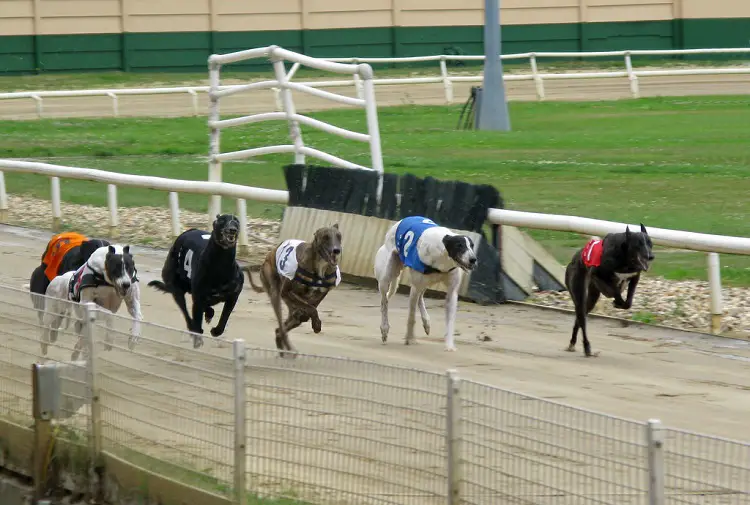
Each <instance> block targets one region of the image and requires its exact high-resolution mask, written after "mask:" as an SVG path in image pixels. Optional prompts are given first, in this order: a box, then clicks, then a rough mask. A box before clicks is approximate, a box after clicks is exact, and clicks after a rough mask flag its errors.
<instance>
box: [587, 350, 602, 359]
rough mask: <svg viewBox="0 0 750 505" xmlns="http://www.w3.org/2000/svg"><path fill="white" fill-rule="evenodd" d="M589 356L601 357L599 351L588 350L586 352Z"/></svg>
mask: <svg viewBox="0 0 750 505" xmlns="http://www.w3.org/2000/svg"><path fill="white" fill-rule="evenodd" d="M584 354H585V356H586V357H587V358H598V357H599V351H596V352H591V351H587V352H585V353H584Z"/></svg>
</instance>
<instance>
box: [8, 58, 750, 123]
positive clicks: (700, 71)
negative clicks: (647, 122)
mask: <svg viewBox="0 0 750 505" xmlns="http://www.w3.org/2000/svg"><path fill="white" fill-rule="evenodd" d="M700 54H706V55H710V54H750V48H747V47H739V48H721V49H669V50H633V51H599V52H557V53H556V52H538V53H536V52H531V53H517V54H504V55H502V59H503V61H506V60H518V59H527V60H529V65H530V70H531V73H529V74H506V75H505V76H503V78H504V79H505V81H534V84H535V89H536V95H537V98H538V99H539V100H544V98H545V88H544V81H548V80H557V79H603V78H627V79H628V80H629V82H630V91H631V96H632V97H633V98H638V97H639V96H640V83H639V78H641V77H656V76H680V75H728V74H750V67H729V68H718V67H708V68H685V69H677V68H676V69H662V70H636V69H634V68H633V61H632V59H633V57H635V56H676V55H700ZM596 57H610V58H615V57H622V58H623V59H624V61H623V63H624V64H623V70H621V71H610V72H555V73H540V72H539V68H538V63H537V60H538V59H540V58H542V59H543V58H596ZM324 59H325V60H327V61H332V62H339V63H343V62H349V63H352V64H355V65H358V64H362V63H418V62H430V61H433V62H437V63H438V64H439V66H440V74H439V75H436V76H434V77H429V76H428V77H394V78H387V79H372V83H373V85H375V86H389V85H401V84H431V83H442V84H443V89H444V92H445V101H446V102H447V103H452V102H453V99H454V98H453V83H454V82H482V74H481V72H477V75H450V73H449V71H448V62H451V61H483V60H484V56H480V55H434V56H411V57H403V58H324ZM299 67H300V63H295V64H294V65H293V66H292V68H291V70H290V72H289V73H288V74H287V79H291V78H292V77H293V76H294V73H295V72H296V71H297V69H298V68H299ZM353 77H354V78H353V79H346V80H335V81H308V82H302V83H297V84H302V85H304V86H307V87H309V88H335V87H342V86H357V91H358V96H359V97H360V98H362V92H363V89H362V80H361V79H360V78H359V77H358V76H356V74H353ZM266 82H267V83H268V82H273V81H266ZM253 84H255V83H253ZM247 86H249V85H240V86H237V85H232V86H219V88H218V89H219V90H225V89H233V88H237V87H239V88H243V89H252V88H248V87H247ZM268 87H269V88H272V89H273V90H274V93H276V94H277V95H279V99H278V106H279V109H281V100H280V94H279V88H278V87H276V86H268ZM256 89H257V88H256ZM209 90H210V87H209V86H179V87H164V88H113V89H86V90H60V91H17V92H10V93H0V100H17V99H31V100H34V102H35V104H36V112H37V116H38V117H44V99H45V98H65V97H82V96H106V97H109V98H110V99H111V101H112V115H113V116H115V117H117V116H118V115H119V101H118V97H119V96H128V95H157V94H186V95H188V96H189V97H190V100H191V104H192V112H193V115H196V116H197V115H199V113H200V107H199V103H198V94H199V93H208V92H209Z"/></svg>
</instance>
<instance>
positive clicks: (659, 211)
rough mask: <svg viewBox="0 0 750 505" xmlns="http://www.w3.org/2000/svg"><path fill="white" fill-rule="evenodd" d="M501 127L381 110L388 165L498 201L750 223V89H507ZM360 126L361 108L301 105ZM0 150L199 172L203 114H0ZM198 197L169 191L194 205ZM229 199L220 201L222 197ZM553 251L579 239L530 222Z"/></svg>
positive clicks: (685, 261)
mask: <svg viewBox="0 0 750 505" xmlns="http://www.w3.org/2000/svg"><path fill="white" fill-rule="evenodd" d="M509 106H510V112H511V120H512V124H513V131H512V132H510V133H498V132H474V131H458V130H456V123H457V120H458V115H459V112H460V106H459V105H456V106H438V107H426V106H405V107H391V108H382V109H380V111H379V117H380V127H381V136H382V144H383V152H384V164H385V168H386V171H389V172H396V173H405V172H409V173H413V174H415V175H417V176H426V175H432V176H434V177H438V178H442V179H460V180H464V181H467V182H475V183H491V184H493V185H495V186H497V187H498V188H499V189H500V191H501V193H502V195H503V198H504V199H505V202H506V207H507V208H510V209H517V210H526V211H535V212H547V213H554V214H572V215H578V216H585V217H595V218H599V219H608V220H616V221H625V222H632V223H638V222H643V223H644V224H645V225H646V226H653V227H661V228H672V229H678V230H689V231H696V232H707V233H716V234H725V235H739V236H750V219H748V216H749V215H750V212H749V210H750V199H748V196H747V195H748V190H750V97H747V96H722V97H711V96H704V97H679V98H649V99H640V100H624V101H613V102H586V103H566V102H548V103H531V102H526V103H524V102H511V103H510V105H509ZM312 115H313V116H314V117H316V118H318V119H321V120H324V121H327V122H330V123H333V124H336V125H339V126H342V127H344V128H348V129H352V130H356V131H365V129H366V124H365V117H364V113H363V112H362V111H361V110H332V111H326V112H319V113H315V114H312ZM0 131H2V132H3V134H2V135H0V157H3V158H25V159H30V158H33V159H39V160H49V161H50V162H52V163H58V164H62V165H70V166H82V167H87V168H100V169H104V170H111V171H118V172H126V173H132V174H144V175H156V176H162V177H171V178H180V179H195V180H206V176H207V162H206V158H205V155H206V152H207V149H208V129H207V127H206V118H205V117H199V118H177V119H173V118H169V119H161V118H134V119H131V118H128V119H45V120H35V121H27V122H20V121H0ZM303 134H304V136H305V142H306V143H307V144H308V145H311V146H313V147H316V148H318V149H322V150H324V151H328V152H331V153H333V154H336V155H339V156H342V157H344V158H345V159H350V160H352V161H355V162H358V163H361V164H369V150H368V147H367V145H366V144H360V143H356V142H352V141H348V140H344V139H341V138H339V137H334V136H331V135H328V134H324V133H322V132H318V131H313V130H310V129H308V128H303ZM287 142H288V138H287V129H286V125H285V124H284V123H281V122H278V123H276V122H274V123H260V124H254V125H247V126H242V127H237V128H232V129H228V130H224V132H223V134H222V151H231V150H238V149H244V148H249V147H259V146H264V145H271V144H279V143H287ZM291 159H292V158H291V156H290V155H273V156H266V157H263V158H258V159H255V160H252V161H246V162H232V163H226V164H225V165H224V169H223V170H224V180H225V181H227V182H234V183H239V184H247V185H252V186H259V187H267V188H283V187H284V182H283V177H282V171H281V169H280V167H281V166H282V165H284V164H286V163H289V162H290V161H291ZM6 180H7V186H8V191H9V192H10V193H13V194H30V195H34V196H37V197H41V198H49V184H48V183H47V182H46V181H45V180H44V179H43V178H42V177H39V176H32V175H20V174H6ZM62 192H63V200H64V201H66V202H72V203H81V204H83V203H87V204H94V205H102V206H103V205H106V191H105V189H104V187H103V185H100V184H96V183H90V182H83V181H72V180H63V181H62ZM119 203H120V205H124V206H141V205H166V203H167V195H166V194H164V193H161V192H157V191H151V190H140V189H135V188H122V189H121V190H120V193H119ZM206 203H207V197H204V196H191V195H182V196H181V206H183V207H184V208H189V209H192V210H199V211H200V210H205V209H206ZM225 205H226V208H227V209H230V208H233V205H234V203H233V202H232V201H226V202H225ZM248 212H249V213H250V214H251V215H254V216H258V217H263V216H265V217H269V218H278V217H279V216H280V215H281V208H280V207H279V206H274V205H268V204H263V203H259V202H248ZM531 234H532V235H533V236H534V237H535V238H537V239H539V240H541V242H542V243H543V244H544V245H545V246H546V247H547V248H549V250H550V251H551V252H553V254H555V255H556V256H557V257H558V259H559V260H560V261H562V262H567V261H568V259H569V258H570V254H572V251H573V250H574V248H577V247H580V246H581V245H582V244H583V242H584V241H585V239H584V238H582V237H580V236H577V235H574V234H567V233H558V232H545V231H532V232H531ZM705 265H706V258H705V255H704V254H700V253H691V252H682V251H674V250H659V251H657V260H656V261H655V263H654V272H655V273H656V274H658V275H664V276H665V277H667V278H670V279H686V278H691V279H696V278H697V279H705V276H706V268H705ZM722 280H723V281H724V283H725V284H727V285H748V286H750V258H747V257H741V256H731V255H722Z"/></svg>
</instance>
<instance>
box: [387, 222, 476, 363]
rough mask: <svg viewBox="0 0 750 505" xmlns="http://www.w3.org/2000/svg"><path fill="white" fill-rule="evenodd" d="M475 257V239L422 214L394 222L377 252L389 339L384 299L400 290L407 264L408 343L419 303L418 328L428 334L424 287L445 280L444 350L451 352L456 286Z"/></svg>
mask: <svg viewBox="0 0 750 505" xmlns="http://www.w3.org/2000/svg"><path fill="white" fill-rule="evenodd" d="M476 264H477V256H476V254H475V253H474V242H473V241H472V240H471V239H470V238H469V237H467V236H465V235H458V234H456V233H453V232H452V231H450V230H449V229H448V228H444V227H442V226H438V225H437V224H435V223H434V222H433V221H432V220H430V219H427V218H425V217H422V216H411V217H407V218H404V219H402V220H401V221H399V222H398V223H396V224H394V225H393V226H392V227H391V228H390V229H389V230H388V232H387V233H386V234H385V241H384V243H383V245H382V246H380V249H378V252H377V254H376V255H375V278H376V279H377V281H378V288H379V289H380V312H381V315H382V320H381V323H380V333H381V335H382V338H383V343H384V344H385V343H386V341H387V340H388V330H389V329H390V325H389V324H388V300H389V299H390V297H391V296H393V294H394V293H395V292H396V290H397V289H398V283H399V278H400V277H401V272H402V270H403V268H404V267H406V268H409V269H410V270H411V271H410V272H409V278H410V281H411V291H410V293H409V315H408V318H407V321H406V342H405V343H406V344H407V345H408V344H412V343H415V342H416V340H415V338H414V323H415V317H416V315H415V312H416V308H417V306H419V312H420V315H421V316H422V326H423V327H424V331H425V333H426V334H427V335H429V334H430V316H429V315H428V314H427V308H426V307H425V303H424V293H425V291H427V288H428V287H430V286H432V285H434V284H437V283H439V282H443V283H445V285H446V286H447V292H446V297H445V350H446V351H455V350H456V346H455V344H454V340H453V330H454V326H455V321H456V308H457V305H458V288H459V287H460V285H461V280H462V278H463V273H464V272H470V271H472V270H474V268H475V267H476Z"/></svg>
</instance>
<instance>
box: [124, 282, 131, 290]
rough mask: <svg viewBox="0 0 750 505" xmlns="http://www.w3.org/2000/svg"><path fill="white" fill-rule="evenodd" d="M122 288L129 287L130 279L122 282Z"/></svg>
mask: <svg viewBox="0 0 750 505" xmlns="http://www.w3.org/2000/svg"><path fill="white" fill-rule="evenodd" d="M122 289H130V281H125V282H123V283H122Z"/></svg>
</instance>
